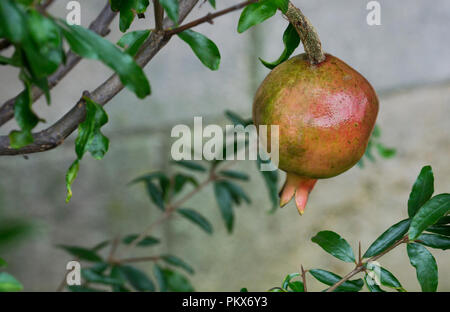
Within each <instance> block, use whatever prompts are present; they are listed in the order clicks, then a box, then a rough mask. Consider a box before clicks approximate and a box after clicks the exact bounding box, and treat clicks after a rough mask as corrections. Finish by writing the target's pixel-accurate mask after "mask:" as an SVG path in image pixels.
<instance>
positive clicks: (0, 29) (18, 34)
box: [0, 0, 27, 43]
mask: <svg viewBox="0 0 450 312" xmlns="http://www.w3.org/2000/svg"><path fill="white" fill-rule="evenodd" d="M0 33H1V34H2V36H4V37H6V38H7V39H8V40H9V41H11V42H14V43H19V42H21V41H22V40H23V39H24V38H25V36H26V34H27V28H26V23H25V17H24V14H23V12H22V11H21V10H20V9H19V7H18V6H17V5H16V3H15V2H14V1H12V0H2V1H0Z"/></svg>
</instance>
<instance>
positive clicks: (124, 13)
mask: <svg viewBox="0 0 450 312" xmlns="http://www.w3.org/2000/svg"><path fill="white" fill-rule="evenodd" d="M110 3H111V9H112V10H113V11H115V12H120V20H119V28H120V31H122V32H126V31H127V29H128V28H130V26H131V24H132V23H133V21H134V18H135V15H136V13H137V14H143V13H145V11H146V10H147V7H148V6H149V4H150V3H149V0H126V1H124V0H110Z"/></svg>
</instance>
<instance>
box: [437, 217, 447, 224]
mask: <svg viewBox="0 0 450 312" xmlns="http://www.w3.org/2000/svg"><path fill="white" fill-rule="evenodd" d="M449 223H450V216H445V217H442V218H440V219H439V220H438V221H437V222H436V223H435V224H449Z"/></svg>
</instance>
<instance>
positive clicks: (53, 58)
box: [22, 10, 64, 79]
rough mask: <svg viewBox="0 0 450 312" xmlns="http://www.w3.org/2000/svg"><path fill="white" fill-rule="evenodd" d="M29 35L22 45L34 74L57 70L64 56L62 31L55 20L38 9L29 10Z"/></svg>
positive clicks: (39, 76)
mask: <svg viewBox="0 0 450 312" xmlns="http://www.w3.org/2000/svg"><path fill="white" fill-rule="evenodd" d="M27 22H28V31H29V35H30V36H29V37H27V38H26V40H23V42H22V47H23V49H24V51H25V55H26V58H27V60H28V62H27V66H28V67H29V68H30V70H31V73H32V76H33V77H35V78H36V79H39V78H44V77H47V76H48V75H50V74H52V73H53V72H55V71H56V69H57V68H58V66H59V65H60V64H61V63H62V61H63V58H64V55H63V54H64V52H63V45H62V36H61V31H60V29H59V28H58V26H57V25H56V24H55V22H54V21H53V20H51V19H49V18H46V17H44V16H42V15H41V14H40V13H39V12H38V11H36V10H30V11H29V12H28V19H27Z"/></svg>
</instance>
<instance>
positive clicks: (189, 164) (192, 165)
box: [172, 160, 206, 172]
mask: <svg viewBox="0 0 450 312" xmlns="http://www.w3.org/2000/svg"><path fill="white" fill-rule="evenodd" d="M172 163H173V164H175V165H178V166H181V167H184V168H187V169H190V170H194V171H200V172H205V171H206V168H205V167H204V166H202V165H200V164H199V163H198V162H195V161H191V160H179V161H172Z"/></svg>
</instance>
